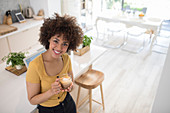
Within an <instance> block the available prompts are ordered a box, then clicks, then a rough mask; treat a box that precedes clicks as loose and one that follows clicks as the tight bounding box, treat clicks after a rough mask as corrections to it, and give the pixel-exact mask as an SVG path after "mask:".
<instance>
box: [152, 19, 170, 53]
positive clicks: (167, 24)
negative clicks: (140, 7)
mask: <svg viewBox="0 0 170 113" xmlns="http://www.w3.org/2000/svg"><path fill="white" fill-rule="evenodd" d="M159 29H160V30H159V32H158V36H157V38H156V40H155V42H154V44H153V49H152V52H155V53H159V54H167V52H165V50H166V51H167V49H168V47H169V43H170V20H169V21H168V20H162V23H161V26H160V28H159ZM162 40H164V41H162ZM165 42H166V43H165ZM155 48H156V49H155ZM162 50H164V51H162Z"/></svg>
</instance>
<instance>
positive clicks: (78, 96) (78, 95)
mask: <svg viewBox="0 0 170 113" xmlns="http://www.w3.org/2000/svg"><path fill="white" fill-rule="evenodd" d="M80 90H81V87H80V86H79V89H78V93H77V101H76V108H77V111H78V103H79V98H80Z"/></svg>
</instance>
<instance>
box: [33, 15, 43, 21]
mask: <svg viewBox="0 0 170 113" xmlns="http://www.w3.org/2000/svg"><path fill="white" fill-rule="evenodd" d="M33 18H34V19H35V20H42V19H43V18H44V16H36V15H33Z"/></svg>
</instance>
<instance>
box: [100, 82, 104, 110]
mask: <svg viewBox="0 0 170 113" xmlns="http://www.w3.org/2000/svg"><path fill="white" fill-rule="evenodd" d="M100 91H101V97H102V105H103V110H104V109H105V107H104V98H103V88H102V84H100Z"/></svg>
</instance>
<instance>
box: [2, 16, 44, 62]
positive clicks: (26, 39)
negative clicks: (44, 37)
mask: <svg viewBox="0 0 170 113" xmlns="http://www.w3.org/2000/svg"><path fill="white" fill-rule="evenodd" d="M42 23H43V20H42V21H41V20H33V19H27V20H26V22H25V23H22V24H21V23H14V24H12V25H11V26H14V27H17V30H16V31H13V32H11V33H7V34H5V35H2V36H0V64H1V63H2V60H1V59H2V58H3V57H4V56H6V55H8V53H9V52H19V51H27V50H28V49H30V48H34V47H35V46H37V45H40V43H39V41H38V40H39V33H40V27H41V25H42Z"/></svg>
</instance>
